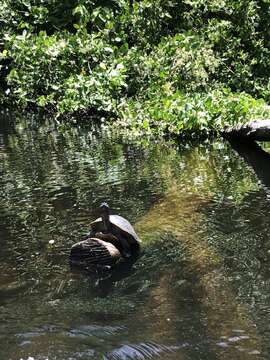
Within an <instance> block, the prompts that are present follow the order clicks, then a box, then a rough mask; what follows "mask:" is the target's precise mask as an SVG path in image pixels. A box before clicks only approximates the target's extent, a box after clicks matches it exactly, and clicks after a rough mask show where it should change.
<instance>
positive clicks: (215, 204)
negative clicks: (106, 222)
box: [0, 117, 270, 360]
mask: <svg viewBox="0 0 270 360" xmlns="http://www.w3.org/2000/svg"><path fill="white" fill-rule="evenodd" d="M12 121H13V119H12V117H11V119H7V117H2V118H1V119H0V159H1V162H0V241H1V244H0V245H1V252H0V260H1V261H0V270H1V271H0V341H1V347H0V358H1V359H2V358H3V359H11V360H17V359H23V360H26V359H32V358H34V359H41V360H43V359H44V360H45V359H50V360H51V359H57V360H58V359H61V360H62V359H91V358H92V359H103V360H105V359H108V360H111V359H151V358H153V359H154V358H162V359H170V360H172V359H194V360H196V359H208V360H211V359H224V360H225V359H268V358H269V355H268V354H269V351H270V347H269V339H270V327H269V323H270V322H269V320H270V319H269V317H270V297H269V284H270V282H269V275H270V272H269V262H270V238H269V230H270V224H269V212H270V204H269V198H268V195H267V190H266V189H265V188H263V187H262V185H261V184H260V182H259V181H258V179H257V177H256V174H255V173H254V172H253V169H255V167H253V169H252V168H250V167H249V166H248V165H247V164H246V163H245V162H244V160H243V159H241V158H240V156H239V155H238V154H237V153H236V152H234V150H233V149H231V147H230V145H229V144H227V143H224V142H222V141H216V142H213V143H208V144H207V143H205V144H201V145H188V144H180V145H178V146H176V145H173V144H169V143H163V142H157V143H154V142H151V141H145V142H142V143H141V144H139V143H138V142H137V143H134V142H132V141H130V140H129V141H128V140H123V139H120V138H119V137H116V136H115V135H113V134H110V135H109V134H106V133H102V134H101V133H99V132H98V131H90V130H89V129H87V128H72V127H70V128H68V127H67V128H64V127H62V128H59V129H58V130H56V129H55V128H54V126H53V124H50V123H46V122H44V124H43V125H42V126H41V127H37V126H36V122H35V120H31V119H28V120H27V121H23V120H21V121H20V122H19V123H18V124H17V125H16V124H14V123H13V124H12ZM104 200H106V201H108V202H109V204H110V206H111V208H112V209H114V211H115V212H117V213H119V214H121V215H122V216H124V217H126V218H128V219H129V220H130V221H131V223H133V224H134V227H135V229H136V231H137V232H138V234H139V235H140V237H141V238H142V240H143V245H144V252H143V254H142V256H141V257H140V258H139V260H138V261H137V262H136V263H135V264H134V265H133V267H131V268H129V267H120V268H116V269H115V270H114V272H113V273H108V274H104V276H103V277H99V278H98V277H95V276H94V275H91V276H90V275H87V274H84V273H81V272H75V271H71V269H70V268H69V264H68V255H69V249H70V247H71V245H72V244H73V243H74V242H76V241H78V240H79V239H81V237H82V236H83V235H84V234H85V233H87V231H88V229H89V223H90V221H91V220H92V219H94V218H96V208H97V207H98V205H99V204H100V203H101V202H102V201H104ZM50 240H54V243H53V244H51V242H50Z"/></svg>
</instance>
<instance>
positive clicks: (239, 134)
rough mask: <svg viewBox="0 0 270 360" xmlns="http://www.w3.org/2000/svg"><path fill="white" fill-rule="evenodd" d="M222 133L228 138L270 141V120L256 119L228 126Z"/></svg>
mask: <svg viewBox="0 0 270 360" xmlns="http://www.w3.org/2000/svg"><path fill="white" fill-rule="evenodd" d="M222 135H223V136H224V137H225V138H227V139H235V140H236V139H239V140H242V141H244V140H245V139H247V140H253V141H270V120H268V119H267V120H254V121H251V122H249V123H246V124H244V125H239V126H236V127H234V128H228V129H226V130H224V131H223V133H222Z"/></svg>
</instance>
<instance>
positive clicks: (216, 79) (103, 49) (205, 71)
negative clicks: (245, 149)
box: [0, 0, 270, 134]
mask: <svg viewBox="0 0 270 360" xmlns="http://www.w3.org/2000/svg"><path fill="white" fill-rule="evenodd" d="M269 12H270V4H269V2H267V1H255V0H252V1H246V0H240V1H237V2H236V1H233V0H223V1H216V0H215V1H210V0H205V1H201V0H182V1H174V0H173V1H169V2H168V1H163V0H158V1H154V2H153V1H149V0H142V1H126V0H121V1H118V2H116V1H113V0H107V1H106V0H104V1H96V0H72V1H67V0H62V1H58V2H56V1H52V0H24V1H22V0H16V1H10V0H4V2H3V5H2V10H1V14H0V25H1V29H0V35H1V38H2V39H3V42H2V43H0V75H1V80H0V90H2V91H1V92H0V94H1V95H0V102H1V103H2V104H14V103H15V104H17V106H19V107H24V108H26V107H29V106H39V107H43V108H46V109H54V110H55V111H56V113H57V114H58V115H59V114H63V115H66V114H69V113H72V112H74V111H76V112H77V111H80V110H83V111H89V110H90V111H92V110H94V111H101V112H103V113H106V114H107V115H108V116H111V115H113V117H114V118H117V119H118V121H117V123H118V124H119V123H120V124H121V125H124V126H128V127H131V128H133V129H134V128H135V129H141V130H142V131H147V132H148V131H152V130H153V129H154V130H157V131H158V132H159V133H164V132H171V133H176V134H178V133H181V132H184V131H188V132H195V133H196V132H198V131H199V132H201V131H203V132H209V131H213V130H214V131H218V130H219V129H220V128H222V127H223V126H225V125H228V124H233V123H236V122H237V123H238V122H243V121H246V120H248V119H250V118H253V117H254V116H256V117H264V116H268V111H269V110H268V107H267V106H266V102H267V101H269V98H270V82H269V75H270V70H269V69H270V60H269V59H270V56H269V55H270V42H269V36H268V32H269V31H268V29H269V25H270V23H269V22H270V20H269V19H270V17H269ZM260 98H262V99H264V101H265V102H264V101H263V100H255V99H260Z"/></svg>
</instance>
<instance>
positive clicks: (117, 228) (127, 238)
mask: <svg viewBox="0 0 270 360" xmlns="http://www.w3.org/2000/svg"><path fill="white" fill-rule="evenodd" d="M100 210H101V217H100V218H98V219H96V220H95V221H93V222H92V223H91V229H92V230H91V232H90V236H91V237H92V236H96V234H98V233H103V234H112V235H113V236H115V237H116V238H117V239H118V240H119V242H120V245H121V251H120V252H121V254H122V255H123V257H125V258H128V257H130V256H131V255H132V254H133V253H138V252H139V250H140V242H141V241H140V239H139V237H138V235H137V234H136V233H135V230H134V229H133V227H132V225H131V224H130V222H129V221H128V220H126V219H125V218H123V217H122V216H119V215H110V208H109V206H108V204H106V203H102V204H101V205H100Z"/></svg>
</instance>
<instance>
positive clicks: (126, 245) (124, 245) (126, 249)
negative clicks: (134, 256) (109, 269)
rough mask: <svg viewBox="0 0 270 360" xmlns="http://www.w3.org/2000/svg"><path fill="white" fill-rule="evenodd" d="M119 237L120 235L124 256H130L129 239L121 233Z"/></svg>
mask: <svg viewBox="0 0 270 360" xmlns="http://www.w3.org/2000/svg"><path fill="white" fill-rule="evenodd" d="M117 237H118V239H119V241H120V244H121V247H122V251H121V254H122V256H123V257H124V258H130V257H131V251H130V246H129V243H128V241H127V239H126V238H125V237H124V236H122V235H119V234H118V235H117Z"/></svg>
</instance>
